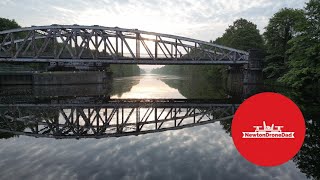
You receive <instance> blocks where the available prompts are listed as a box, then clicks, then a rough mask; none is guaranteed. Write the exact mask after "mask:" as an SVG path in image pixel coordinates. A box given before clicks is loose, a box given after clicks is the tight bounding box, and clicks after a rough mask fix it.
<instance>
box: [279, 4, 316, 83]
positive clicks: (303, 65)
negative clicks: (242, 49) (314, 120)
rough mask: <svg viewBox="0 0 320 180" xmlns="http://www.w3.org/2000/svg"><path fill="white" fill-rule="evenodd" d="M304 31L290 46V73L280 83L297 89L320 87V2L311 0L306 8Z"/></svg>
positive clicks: (300, 26)
mask: <svg viewBox="0 0 320 180" xmlns="http://www.w3.org/2000/svg"><path fill="white" fill-rule="evenodd" d="M305 16H306V21H304V23H301V24H300V25H299V28H301V29H303V30H302V31H301V33H300V34H298V35H297V36H296V37H294V38H293V39H292V40H291V41H289V44H290V46H291V48H290V49H289V50H288V54H289V63H288V66H289V71H288V72H286V73H285V74H284V75H283V77H281V78H280V79H279V81H280V82H282V83H284V84H286V85H288V86H292V87H295V88H310V87H317V88H319V87H320V1H319V0H310V1H309V2H308V3H307V6H306V8H305Z"/></svg>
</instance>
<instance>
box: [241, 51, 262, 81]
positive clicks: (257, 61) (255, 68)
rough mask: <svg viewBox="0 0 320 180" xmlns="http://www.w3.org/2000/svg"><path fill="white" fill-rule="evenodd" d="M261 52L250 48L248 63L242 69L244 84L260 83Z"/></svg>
mask: <svg viewBox="0 0 320 180" xmlns="http://www.w3.org/2000/svg"><path fill="white" fill-rule="evenodd" d="M262 60H263V52H262V51H261V50H259V49H250V50H249V58H248V64H247V65H246V66H247V67H246V68H245V71H244V80H243V83H244V84H259V83H262V67H263V66H262Z"/></svg>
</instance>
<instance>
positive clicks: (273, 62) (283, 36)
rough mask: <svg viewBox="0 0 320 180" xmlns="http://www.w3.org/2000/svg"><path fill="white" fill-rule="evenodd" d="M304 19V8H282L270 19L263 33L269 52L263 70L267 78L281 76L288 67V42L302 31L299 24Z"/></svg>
mask: <svg viewBox="0 0 320 180" xmlns="http://www.w3.org/2000/svg"><path fill="white" fill-rule="evenodd" d="M303 21H304V15H303V11H302V10H298V9H288V8H284V9H281V10H280V11H279V12H277V13H275V14H274V15H273V17H272V18H271V19H270V20H269V24H268V25H267V27H266V32H265V33H264V34H263V35H264V37H265V40H266V49H267V52H268V55H267V56H266V58H265V64H266V67H265V68H264V70H263V71H264V74H265V76H266V77H267V78H277V77H280V76H282V75H283V74H284V73H285V72H286V70H287V69H288V55H287V53H286V52H287V50H288V49H289V48H290V45H289V43H288V42H289V41H290V40H291V39H292V38H293V37H295V36H296V35H297V34H298V33H299V32H300V30H299V24H300V23H301V22H303ZM300 29H301V28H300Z"/></svg>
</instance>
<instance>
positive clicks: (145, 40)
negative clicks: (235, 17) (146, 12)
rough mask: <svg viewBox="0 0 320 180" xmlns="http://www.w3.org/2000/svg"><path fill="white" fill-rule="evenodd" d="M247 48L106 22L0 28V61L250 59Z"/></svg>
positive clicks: (87, 63)
mask: <svg viewBox="0 0 320 180" xmlns="http://www.w3.org/2000/svg"><path fill="white" fill-rule="evenodd" d="M248 56H249V54H248V52H245V51H241V50H237V49H233V48H229V47H225V46H221V45H217V44H214V43H209V42H205V41H200V40H196V39H191V38H187V37H181V36H174V35H169V34H161V33H155V32H147V31H141V30H138V29H124V28H118V27H103V26H97V25H95V26H79V25H51V26H33V27H27V28H20V29H13V30H7V31H2V32H0V62H21V63H30V62H37V63H50V65H51V66H57V65H59V66H105V65H107V64H227V65H235V64H247V63H248Z"/></svg>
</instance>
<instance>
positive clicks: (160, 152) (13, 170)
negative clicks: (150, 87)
mask: <svg viewBox="0 0 320 180" xmlns="http://www.w3.org/2000/svg"><path fill="white" fill-rule="evenodd" d="M0 153H1V159H0V173H1V177H2V178H3V179H35V180H36V179H43V177H47V179H89V178H90V179H139V180H140V179H142V180H143V179H238V178H239V177H242V178H243V179H248V180H251V179H288V180H289V179H290V180H291V179H293V180H294V179H306V177H305V175H304V174H302V173H301V172H300V171H299V169H297V168H296V167H295V165H294V163H293V162H292V161H290V162H288V163H286V164H284V165H282V166H279V167H259V166H255V165H253V164H251V163H249V162H247V161H246V160H244V159H243V158H242V157H241V156H240V154H239V153H238V152H237V150H236V149H235V147H234V146H233V143H232V139H231V137H230V136H229V135H228V134H226V133H225V132H224V130H223V129H222V128H221V126H220V125H219V123H214V124H208V125H204V126H198V127H193V128H185V129H181V130H174V131H166V132H161V133H154V134H146V135H139V136H129V137H120V138H107V139H81V140H72V139H63V140H55V139H46V138H31V137H22V136H21V137H20V138H12V139H7V140H0Z"/></svg>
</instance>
